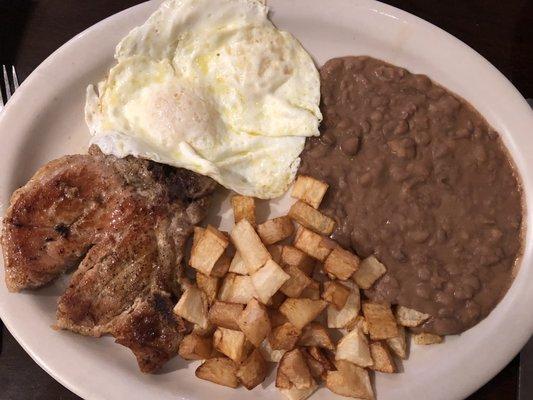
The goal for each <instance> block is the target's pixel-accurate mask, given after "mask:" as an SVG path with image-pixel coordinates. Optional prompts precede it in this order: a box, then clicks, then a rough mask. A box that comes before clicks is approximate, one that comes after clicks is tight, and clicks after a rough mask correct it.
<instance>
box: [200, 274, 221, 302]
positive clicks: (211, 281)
mask: <svg viewBox="0 0 533 400" xmlns="http://www.w3.org/2000/svg"><path fill="white" fill-rule="evenodd" d="M196 284H197V285H198V289H200V290H201V291H202V292H204V293H205V296H206V297H207V302H208V304H213V302H214V301H215V300H216V298H217V292H218V285H219V279H218V278H215V277H214V276H209V275H205V274H202V273H201V272H197V273H196Z"/></svg>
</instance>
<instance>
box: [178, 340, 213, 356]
mask: <svg viewBox="0 0 533 400" xmlns="http://www.w3.org/2000/svg"><path fill="white" fill-rule="evenodd" d="M178 354H179V355H180V356H181V358H184V359H185V360H205V359H207V358H210V357H211V355H212V354H213V341H212V339H211V338H210V337H202V336H199V335H196V334H194V333H191V334H190V335H187V336H185V337H184V338H183V340H182V341H181V343H180V347H179V350H178Z"/></svg>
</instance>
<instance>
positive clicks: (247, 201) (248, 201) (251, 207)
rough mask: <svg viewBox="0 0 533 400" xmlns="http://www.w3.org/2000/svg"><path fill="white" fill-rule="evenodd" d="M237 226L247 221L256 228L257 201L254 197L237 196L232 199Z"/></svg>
mask: <svg viewBox="0 0 533 400" xmlns="http://www.w3.org/2000/svg"><path fill="white" fill-rule="evenodd" d="M231 206H232V208H233V218H234V220H235V224H237V223H239V222H240V221H241V220H243V219H246V220H248V222H250V224H252V225H253V226H255V200H254V198H253V197H249V196H241V195H235V196H233V197H232V198H231Z"/></svg>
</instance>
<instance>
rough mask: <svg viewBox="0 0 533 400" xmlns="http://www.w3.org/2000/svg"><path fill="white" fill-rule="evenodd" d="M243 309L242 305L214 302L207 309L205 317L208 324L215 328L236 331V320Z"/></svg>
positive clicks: (237, 327) (237, 326) (237, 325)
mask: <svg viewBox="0 0 533 400" xmlns="http://www.w3.org/2000/svg"><path fill="white" fill-rule="evenodd" d="M252 300H253V299H252ZM243 309H244V306H243V305H242V304H237V303H226V302H223V301H216V302H215V303H213V305H212V306H211V308H210V309H209V314H208V316H207V317H208V319H209V322H211V323H212V324H213V325H215V326H218V327H221V328H227V329H233V330H236V331H238V330H239V329H240V328H239V324H238V322H237V320H238V319H239V316H240V315H241V313H242V311H243Z"/></svg>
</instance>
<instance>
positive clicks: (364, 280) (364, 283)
mask: <svg viewBox="0 0 533 400" xmlns="http://www.w3.org/2000/svg"><path fill="white" fill-rule="evenodd" d="M385 272H387V268H386V267H385V266H384V265H383V264H382V263H380V262H379V261H378V260H377V258H376V257H374V256H370V257H368V258H365V259H364V260H363V261H361V263H360V264H359V268H358V269H357V271H355V273H354V274H353V279H354V281H355V283H357V286H359V287H360V288H362V289H370V288H371V287H372V285H373V284H374V282H376V281H377V280H378V279H379V278H381V277H382V276H383V275H384V274H385Z"/></svg>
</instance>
